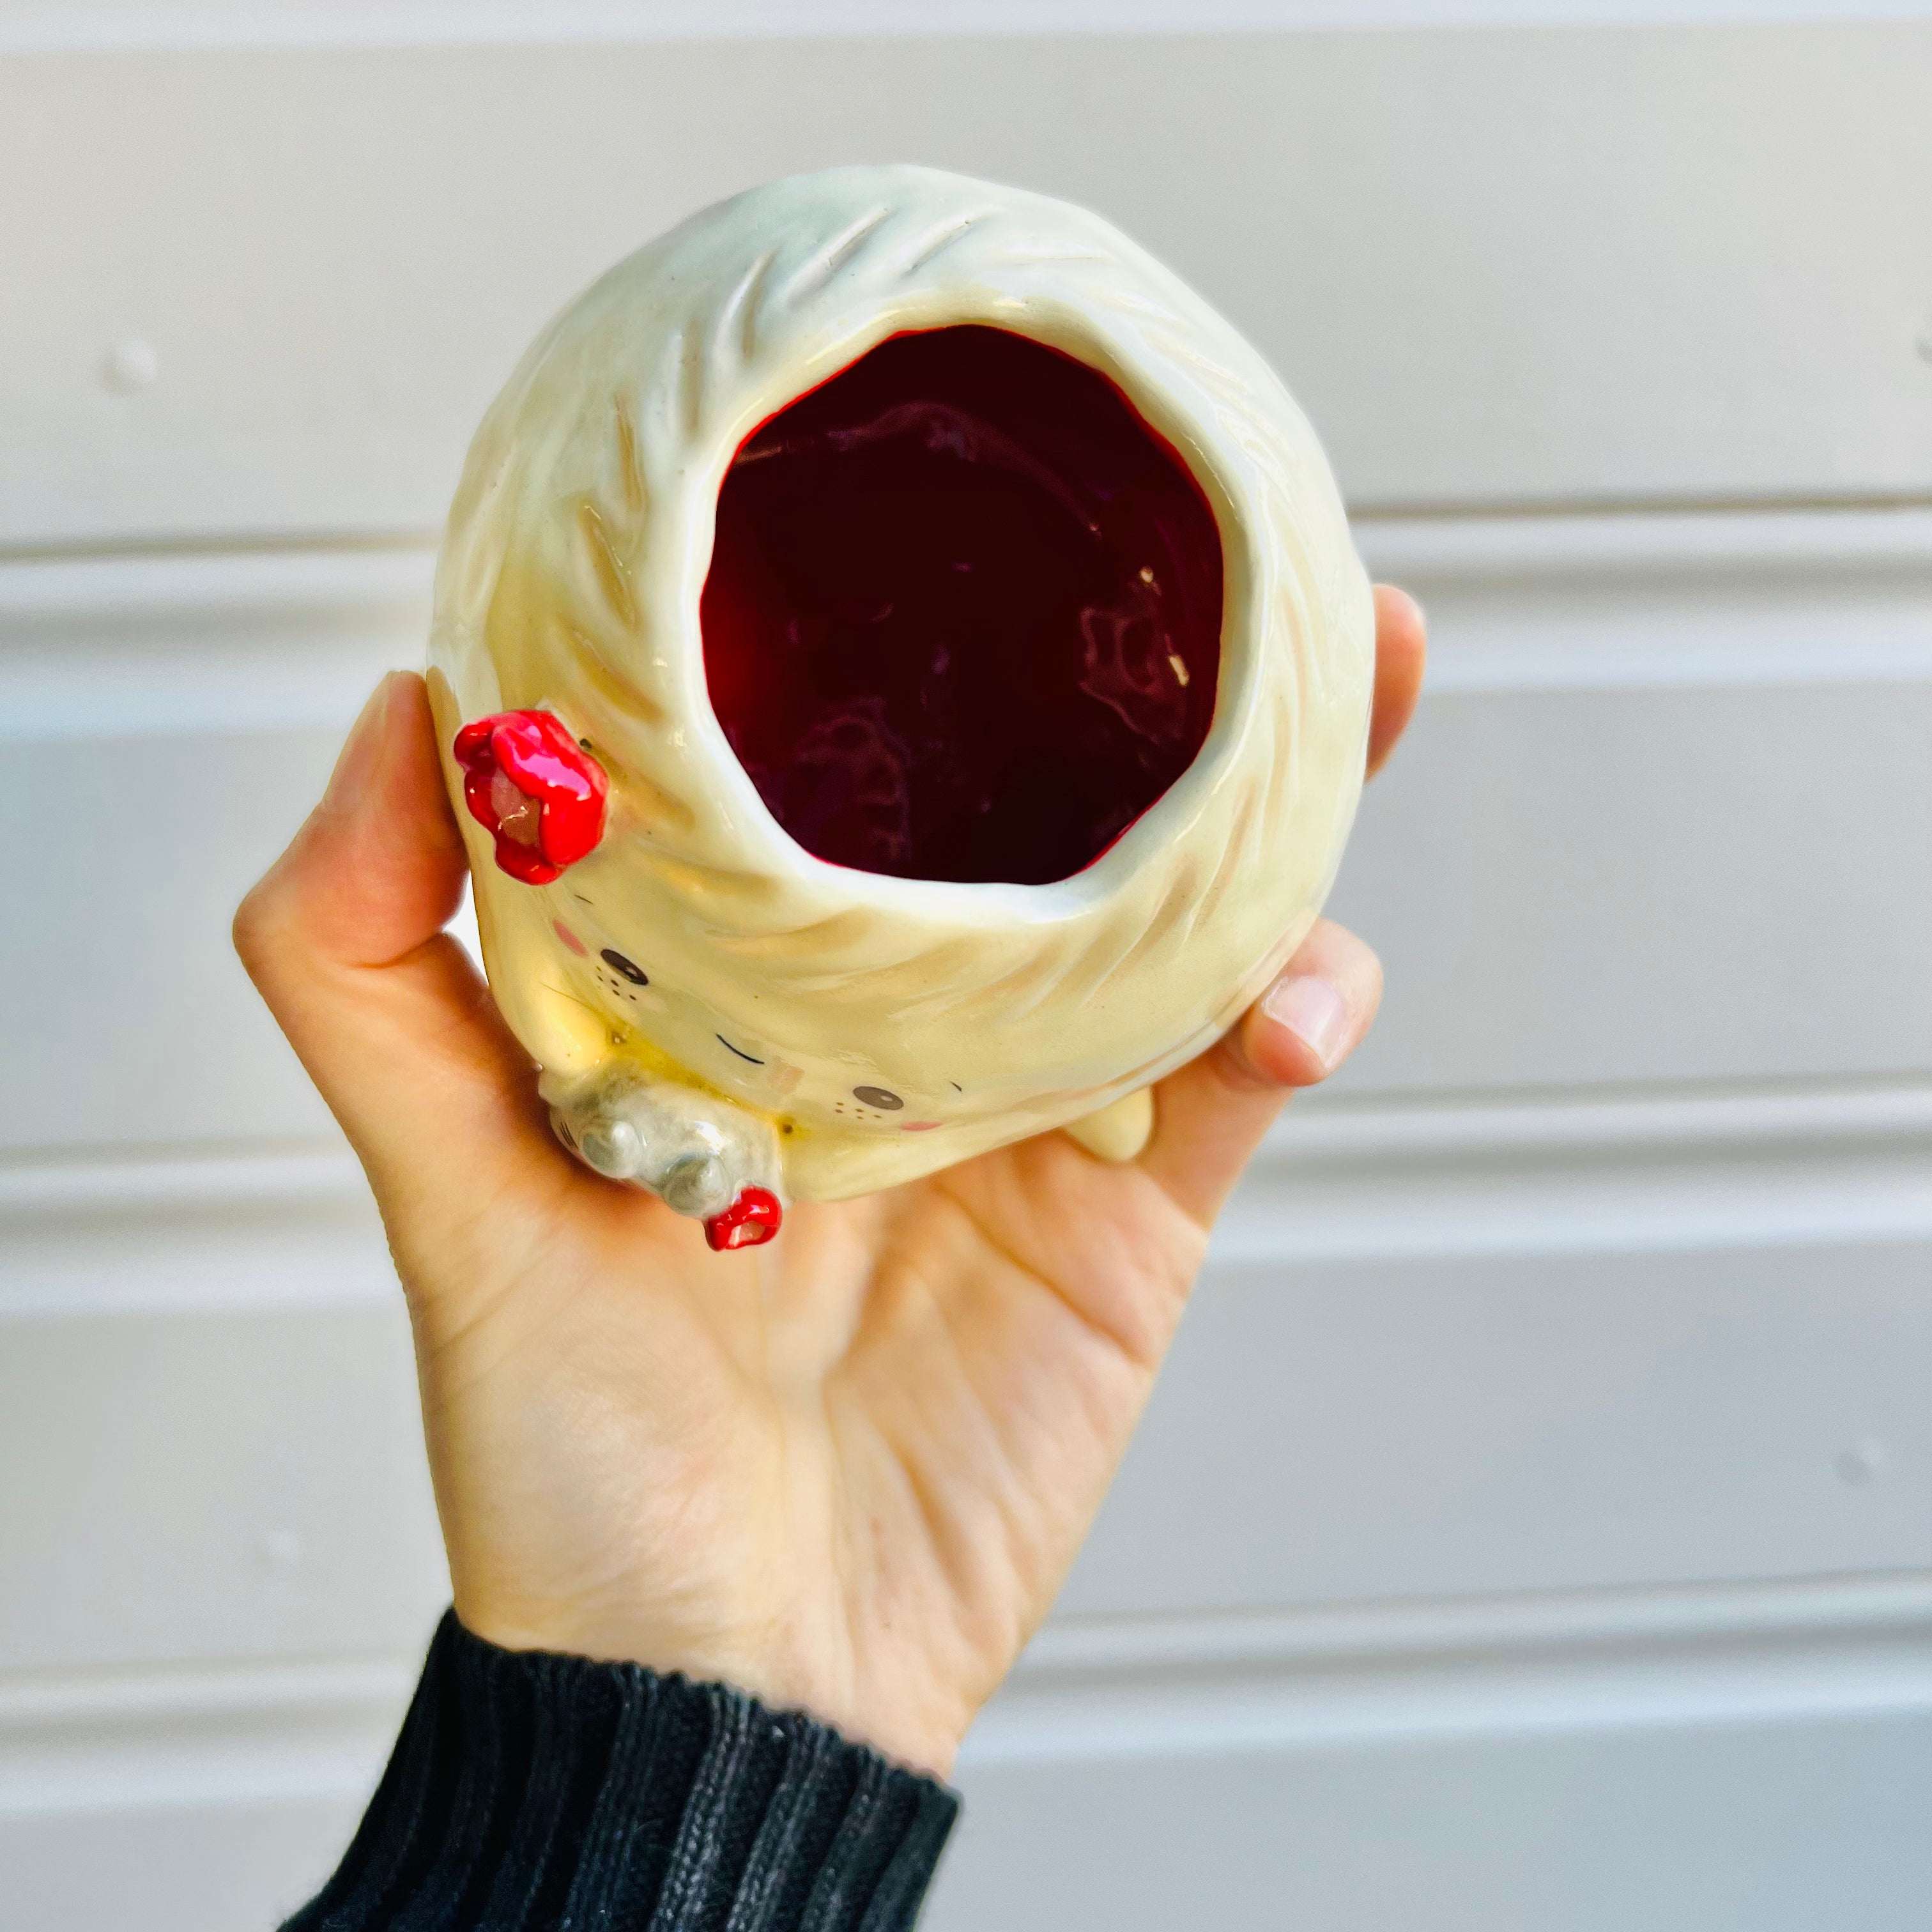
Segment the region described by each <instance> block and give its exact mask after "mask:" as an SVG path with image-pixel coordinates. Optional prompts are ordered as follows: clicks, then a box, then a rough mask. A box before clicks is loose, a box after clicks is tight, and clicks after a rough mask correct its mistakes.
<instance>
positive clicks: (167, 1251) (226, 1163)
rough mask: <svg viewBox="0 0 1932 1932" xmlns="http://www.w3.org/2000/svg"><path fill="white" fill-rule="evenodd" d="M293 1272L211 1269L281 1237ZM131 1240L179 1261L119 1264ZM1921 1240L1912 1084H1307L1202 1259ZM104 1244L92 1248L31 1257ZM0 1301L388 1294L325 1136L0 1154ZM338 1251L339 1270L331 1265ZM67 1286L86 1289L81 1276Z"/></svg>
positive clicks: (99, 1307) (1930, 1175) (1928, 1135)
mask: <svg viewBox="0 0 1932 1932" xmlns="http://www.w3.org/2000/svg"><path fill="white" fill-rule="evenodd" d="M298 1230H300V1231H302V1245H303V1247H304V1251H305V1253H307V1254H308V1255H310V1256H311V1259H313V1260H314V1264H315V1265H313V1266H311V1267H305V1268H299V1269H284V1270H282V1271H278V1274H277V1276H276V1277H275V1280H274V1281H273V1282H272V1283H269V1282H268V1281H267V1280H265V1279H264V1277H263V1276H262V1275H260V1274H258V1273H257V1271H254V1270H252V1269H251V1268H248V1267H245V1266H242V1265H239V1263H238V1265H236V1267H235V1268H233V1269H223V1268H222V1267H220V1265H219V1257H220V1254H221V1253H223V1252H230V1251H232V1252H233V1253H234V1254H235V1255H236V1256H242V1255H245V1253H250V1252H252V1245H251V1244H254V1243H257V1242H258V1241H263V1240H266V1241H271V1242H272V1243H273V1244H275V1246H276V1247H277V1248H278V1251H279V1250H286V1249H287V1247H288V1244H289V1243H290V1241H291V1239H292V1238H293V1236H294V1235H295V1234H296V1231H298ZM144 1232H150V1233H152V1234H153V1235H155V1236H156V1237H157V1247H155V1250H154V1252H155V1253H157V1255H160V1256H172V1255H175V1254H176V1253H179V1254H181V1255H183V1256H187V1257H188V1258H189V1262H190V1265H184V1266H181V1267H168V1268H160V1267H156V1268H152V1269H151V1270H145V1269H144V1268H142V1265H141V1263H140V1260H139V1251H140V1249H141V1245H142V1235H143V1234H144ZM1792 1241H1825V1242H1832V1241H1838V1242H1846V1241H1932V1087H1928V1086H1925V1085H1918V1084H1903V1083H1869V1084H1861V1083H1857V1082H1846V1083H1842V1084H1829V1083H1819V1084H1817V1085H1811V1086H1802V1087H1793V1088H1766V1089H1763V1090H1759V1091H1749V1090H1747V1091H1721V1090H1707V1089H1703V1088H1689V1089H1687V1090H1684V1091H1677V1092H1658V1091H1652V1092H1646V1093H1637V1094H1615V1093H1613V1094H1589V1093H1577V1094H1540V1095H1537V1094H1532V1095H1515V1096H1506V1097H1503V1098H1502V1099H1500V1100H1494V1099H1489V1098H1483V1097H1473V1096H1464V1097H1454V1096H1452V1097H1447V1098H1439V1099H1431V1100H1428V1101H1427V1102H1424V1101H1415V1102H1405V1101H1397V1103H1394V1104H1392V1105H1384V1104H1367V1103H1349V1102H1347V1101H1346V1100H1343V1101H1337V1100H1332V1099H1325V1100H1313V1099H1311V1100H1304V1101H1303V1102H1301V1103H1298V1104H1297V1105H1296V1106H1294V1107H1292V1108H1291V1109H1289V1112H1287V1113H1286V1115H1284V1116H1283V1119H1282V1121H1281V1122H1280V1124H1279V1125H1278V1126H1277V1128H1276V1129H1275V1130H1274V1133H1272V1134H1271V1136H1270V1137H1269V1139H1268V1142H1267V1144H1266V1145H1265V1147H1264V1148H1263V1149H1262V1152H1261V1154H1260V1155H1259V1157H1257V1159H1256V1162H1255V1163H1254V1165H1253V1169H1251V1171H1250V1176H1249V1178H1248V1180H1247V1182H1246V1184H1244V1187H1243V1190H1242V1191H1241V1193H1240V1194H1239V1195H1238V1196H1237V1197H1236V1199H1235V1203H1234V1205H1233V1206H1232V1208H1230V1210H1229V1212H1228V1214H1227V1215H1226V1217H1225V1219H1224V1220H1223V1223H1222V1226H1221V1227H1220V1230H1219V1232H1217V1237H1216V1248H1215V1253H1216V1256H1217V1257H1218V1259H1220V1261H1222V1262H1226V1263H1235V1262H1255V1261H1282V1262H1291V1261H1297V1260H1301V1261H1310V1262H1313V1261H1319V1260H1333V1259H1349V1258H1379V1257H1387V1256H1430V1255H1439V1256H1458V1255H1469V1254H1485V1253H1487V1254H1497V1255H1503V1254H1524V1253H1550V1254H1568V1253H1627V1252H1630V1251H1632V1250H1646V1249H1653V1250H1654V1249H1659V1248H1668V1249H1682V1248H1686V1247H1691V1248H1697V1247H1760V1246H1763V1245H1765V1244H1775V1243H1781V1242H1792ZM103 1243H107V1244H109V1249H108V1252H109V1253H110V1255H111V1256H112V1257H113V1264H112V1265H106V1266H103V1267H101V1268H99V1269H98V1270H95V1271H91V1272H90V1271H89V1270H87V1269H86V1268H84V1267H83V1268H80V1269H78V1270H76V1269H74V1268H72V1267H70V1266H50V1265H49V1255H50V1254H57V1253H58V1252H59V1251H62V1250H80V1251H82V1252H83V1253H85V1252H86V1250H89V1248H90V1247H92V1246H94V1245H98V1244H103ZM0 1251H5V1253H7V1255H8V1256H10V1259H8V1260H7V1261H5V1262H0V1319H5V1318H6V1317H8V1316H13V1317H16V1318H18V1317H25V1316H64V1315H71V1316H80V1315H98V1314H102V1313H135V1312H139V1311H140V1310H145V1309H174V1310H207V1309H209V1308H213V1307H222V1308H236V1307H239V1308H242V1309H246V1308H248V1307H282V1306H287V1305H290V1304H292V1303H300V1304H304V1305H312V1304H314V1303H315V1302H317V1301H323V1302H325V1303H331V1302H336V1301H342V1302H347V1301H366V1300H368V1299H369V1298H371V1297H379V1298H384V1299H386V1298H388V1296H389V1295H390V1294H392V1292H393V1286H392V1282H391V1280H390V1277H389V1271H388V1268H387V1266H386V1262H384V1260H383V1250H382V1248H381V1235H380V1228H379V1226H378V1225H377V1222H376V1219H375V1216H374V1209H373V1207H372V1205H371V1203H370V1202H369V1199H368V1190H367V1188H366V1186H365V1183H364V1181H363V1178H362V1170H361V1169H360V1168H359V1166H358V1165H357V1164H356V1160H355V1158H354V1157H353V1155H352V1154H350V1152H349V1151H348V1149H347V1148H346V1147H344V1146H342V1145H341V1144H339V1143H330V1142H298V1143H293V1144H291V1145H287V1146H283V1147H269V1148H236V1147H217V1148H212V1149H210V1150H208V1151H206V1152H205V1153H201V1154H194V1153H190V1152H187V1151H184V1150H179V1149H171V1148H151V1149H139V1148H136V1149H124V1150H120V1151H112V1152H110V1153H108V1154H104V1155H102V1156H100V1157H71V1158H70V1157H61V1156H59V1155H58V1154H37V1155H33V1156H29V1157H16V1158H13V1159H11V1160H0ZM350 1253H353V1256H354V1258H355V1260H356V1264H357V1265H348V1263H347V1262H346V1261H344V1260H343V1259H340V1258H341V1257H342V1256H345V1255H348V1254H350ZM332 1257H333V1258H336V1259H332ZM89 1281H95V1282H98V1284H99V1285H98V1288H96V1289H93V1290H92V1291H90V1289H89V1287H88V1286H86V1284H87V1283H88V1282H89Z"/></svg>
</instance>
